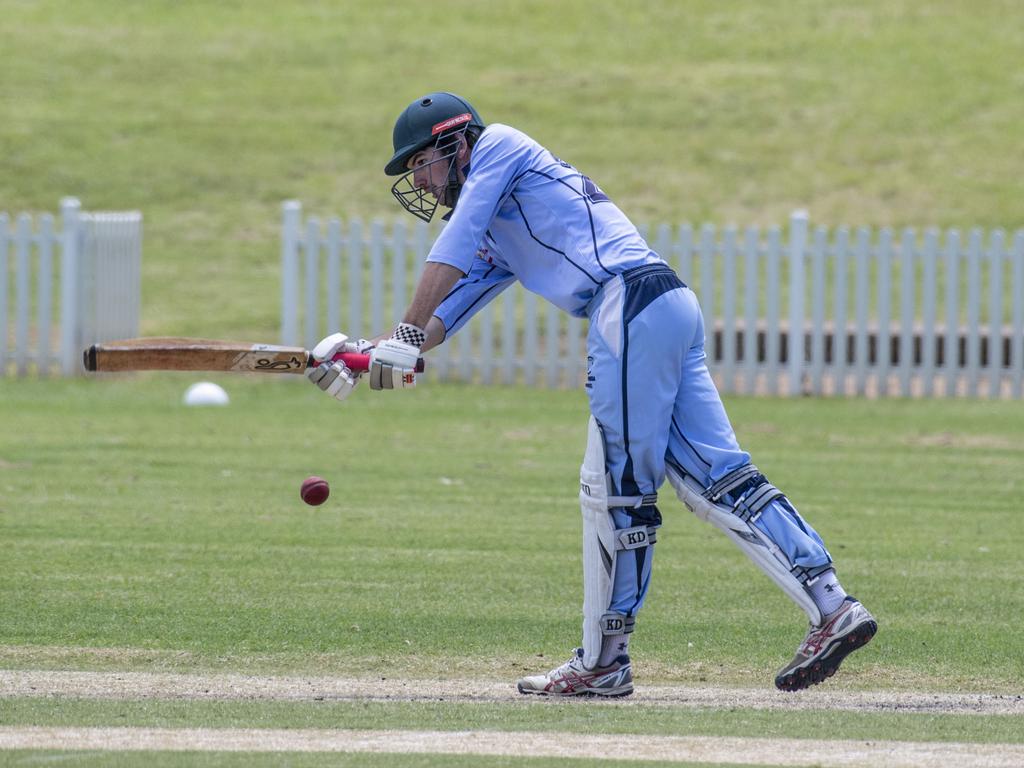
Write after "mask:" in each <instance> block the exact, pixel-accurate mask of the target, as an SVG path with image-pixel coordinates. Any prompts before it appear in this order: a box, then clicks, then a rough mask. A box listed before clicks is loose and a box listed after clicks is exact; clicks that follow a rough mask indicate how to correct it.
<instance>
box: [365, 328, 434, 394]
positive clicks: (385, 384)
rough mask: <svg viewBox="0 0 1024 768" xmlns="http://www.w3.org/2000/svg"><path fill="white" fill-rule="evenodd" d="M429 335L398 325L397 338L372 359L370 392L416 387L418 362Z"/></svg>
mask: <svg viewBox="0 0 1024 768" xmlns="http://www.w3.org/2000/svg"><path fill="white" fill-rule="evenodd" d="M426 338H427V335H426V333H424V331H423V329H422V328H417V327H416V326H415V325H410V324H409V323H399V324H398V327H397V328H396V329H395V333H394V335H393V336H392V337H391V338H390V339H387V340H386V341H382V342H381V343H380V344H378V345H377V348H376V349H374V350H373V353H372V354H371V355H370V389H402V388H404V387H415V386H416V361H417V360H418V359H419V356H420V347H422V346H423V342H424V341H426Z"/></svg>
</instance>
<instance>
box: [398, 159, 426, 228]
mask: <svg viewBox="0 0 1024 768" xmlns="http://www.w3.org/2000/svg"><path fill="white" fill-rule="evenodd" d="M412 174H413V172H412V171H409V172H408V173H407V174H405V175H404V176H402V177H401V178H400V179H399V180H398V181H396V182H395V183H394V184H392V185H391V194H392V195H394V196H395V199H396V200H397V201H398V204H399V205H400V206H402V207H403V208H405V210H407V211H408V212H409V213H411V214H412V215H413V216H415V217H416V218H417V219H421V220H422V221H427V222H429V221H430V220H431V219H432V218H434V211H436V210H437V199H436V198H430V197H428V195H427V192H426V190H424V189H421V188H419V187H416V186H414V185H413V181H412Z"/></svg>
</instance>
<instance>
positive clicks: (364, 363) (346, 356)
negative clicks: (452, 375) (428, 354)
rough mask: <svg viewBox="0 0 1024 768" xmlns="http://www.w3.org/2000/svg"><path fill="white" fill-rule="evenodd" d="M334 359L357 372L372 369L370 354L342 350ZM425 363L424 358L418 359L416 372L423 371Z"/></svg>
mask: <svg viewBox="0 0 1024 768" xmlns="http://www.w3.org/2000/svg"><path fill="white" fill-rule="evenodd" d="M333 359H334V360H340V361H341V362H343V363H344V364H345V365H347V366H348V367H349V368H350V369H351V370H352V371H354V372H355V373H363V372H364V371H368V370H370V356H369V355H361V354H359V353H358V352H340V353H338V354H337V355H335V356H334V358H333ZM424 367H425V363H424V362H423V358H422V357H421V358H419V359H418V360H417V361H416V373H423V369H424Z"/></svg>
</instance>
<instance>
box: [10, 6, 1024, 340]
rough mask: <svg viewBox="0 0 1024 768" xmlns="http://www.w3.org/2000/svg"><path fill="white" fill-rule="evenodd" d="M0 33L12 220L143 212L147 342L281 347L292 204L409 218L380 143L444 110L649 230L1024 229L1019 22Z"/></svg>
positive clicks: (444, 23) (293, 26)
mask: <svg viewBox="0 0 1024 768" xmlns="http://www.w3.org/2000/svg"><path fill="white" fill-rule="evenodd" d="M0 16H2V18H3V19H4V23H3V24H2V25H0V71H2V72H3V73H4V76H3V78H0V105H2V107H3V112H4V120H3V121H2V123H0V210H7V211H10V212H17V211H20V210H43V211H54V210H56V206H57V202H58V200H59V198H60V197H61V196H63V195H68V194H73V195H76V196H78V197H80V198H81V200H82V201H83V204H84V206H85V207H86V209H91V210H100V209H140V210H142V211H143V213H144V216H145V257H144V262H145V266H144V276H143V290H144V293H143V307H144V313H143V318H144V322H143V325H144V328H143V330H144V332H145V333H146V334H147V335H164V334H168V333H170V334H179V335H192V336H210V335H217V336H219V337H221V338H230V337H243V338H254V339H259V338H267V337H268V336H269V337H272V338H276V333H277V331H278V316H279V314H278V313H279V310H278V302H279V288H278V274H279V266H278V260H279V252H280V246H279V220H280V205H281V202H282V201H284V200H286V199H289V198H296V199H299V200H301V201H303V203H304V205H305V208H306V210H307V211H309V212H310V213H315V214H320V215H327V214H341V215H345V216H350V215H353V214H358V215H361V216H364V217H370V216H379V215H398V214H399V213H400V211H399V209H398V207H397V206H396V205H395V204H394V202H393V200H392V199H391V196H390V194H389V191H388V187H389V184H390V181H389V180H388V179H387V178H386V177H385V176H384V175H383V173H382V168H383V164H384V162H385V160H386V159H387V158H388V157H390V154H391V146H390V139H391V127H392V124H393V121H394V118H395V116H396V115H397V114H398V112H399V111H400V110H401V109H402V108H404V106H405V105H406V104H407V103H408V102H409V101H411V100H412V99H413V98H415V97H417V96H419V95H421V94H422V93H425V92H427V91H431V90H436V89H449V90H454V91H457V92H461V93H462V94H464V95H465V96H467V97H469V98H471V99H472V100H473V102H474V103H475V104H476V106H478V107H479V109H480V111H481V113H482V114H483V116H484V118H485V119H487V120H489V121H494V122H506V123H512V124H515V125H516V126H517V127H520V128H522V129H524V130H526V131H527V132H528V133H531V134H533V135H534V136H535V137H536V138H538V139H539V140H540V141H542V142H544V143H547V144H548V145H549V146H550V147H551V148H552V149H553V150H554V151H555V152H556V153H557V154H559V155H560V156H562V157H564V158H565V159H566V160H568V161H570V162H572V163H574V164H577V165H578V166H579V167H581V168H582V169H583V170H584V171H586V172H587V173H588V174H589V175H590V176H592V177H593V178H594V179H595V180H597V181H598V182H599V183H600V184H601V186H602V187H603V188H604V189H605V191H606V192H608V193H609V194H610V195H611V196H612V198H613V199H614V200H616V201H617V202H618V203H619V204H620V206H621V207H623V208H624V210H626V211H627V212H628V213H629V214H631V215H632V216H634V217H635V218H636V220H637V221H638V222H645V221H654V222H656V221H667V222H673V223H674V222H683V221H690V222H693V223H697V224H699V223H702V222H704V221H710V222H714V223H716V224H719V225H725V224H729V223H736V224H739V225H748V224H781V223H784V222H785V220H786V218H787V216H788V215H789V213H790V211H792V210H793V209H794V208H806V209H808V211H809V213H810V216H811V221H812V222H814V223H820V224H828V225H838V224H849V225H859V224H868V225H872V226H878V225H893V226H905V225H910V226H916V227H926V226H931V225H938V226H957V227H970V226H975V225H977V226H985V227H995V226H999V227H1006V228H1008V229H1015V228H1017V227H1020V226H1022V225H1024V218H1022V214H1021V209H1020V206H1019V180H1020V175H1021V170H1022V169H1021V164H1020V153H1019V140H1018V139H1019V126H1020V125H1021V122H1022V120H1024V98H1022V96H1024V81H1022V79H1021V76H1020V68H1019V66H1017V62H1018V61H1019V51H1020V50H1021V49H1022V48H1024V23H1022V22H1024V11H1022V8H1021V6H1020V4H1019V3H1018V2H1015V1H1014V0H986V2H981V3H978V2H970V1H969V0H929V1H928V2H925V1H924V0H900V1H898V2H894V1H893V0H869V1H868V2H860V3H856V4H852V3H840V4H833V3H825V2H820V0H798V1H797V2H790V3H787V4H786V8H785V10H782V9H780V8H776V7H774V6H773V5H772V4H765V3H761V2H758V1H757V0H742V1H741V2H731V3H727V4H722V3H717V2H710V1H708V0H701V1H700V2H690V3H685V4H684V3H675V2H668V1H666V0H658V1H656V2H645V3H635V4H627V3H621V2H613V1H612V0H569V1H567V2H558V3H547V2H542V1H538V0H533V1H530V2H504V1H503V2H490V3H475V2H468V1H466V0H459V1H457V2H453V1H451V0H448V1H444V2H435V3H430V4H420V5H417V6H415V8H413V7H409V6H405V5H403V4H397V5H381V4H380V3H378V2H368V1H367V0H356V1H353V2H345V3H298V4H291V3H277V2H266V1H254V2H244V3H243V2H219V3H209V2H206V3H203V2H184V3H130V4H125V3H120V2H113V0H78V1H76V2H74V3H61V2H24V1H19V0H0ZM403 215H404V214H403ZM410 221H411V220H410Z"/></svg>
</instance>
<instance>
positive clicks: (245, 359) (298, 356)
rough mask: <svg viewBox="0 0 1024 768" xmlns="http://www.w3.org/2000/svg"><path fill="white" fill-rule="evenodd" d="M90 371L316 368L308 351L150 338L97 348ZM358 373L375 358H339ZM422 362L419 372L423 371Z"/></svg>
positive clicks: (86, 357)
mask: <svg viewBox="0 0 1024 768" xmlns="http://www.w3.org/2000/svg"><path fill="white" fill-rule="evenodd" d="M82 357H83V362H84V364H85V370H87V371H237V372H242V373H305V372H306V369H307V368H309V367H311V366H314V365H316V364H317V363H316V361H315V360H314V359H313V355H312V353H310V351H309V350H308V349H303V348H302V347H285V346H279V345H276V344H246V343H244V342H235V341H218V340H215V339H183V338H171V337H166V338H165V337H149V338H141V339H123V340H120V341H108V342H104V343H103V344H93V345H92V346H91V347H89V348H88V349H86V350H85V352H84V353H83V355H82ZM334 359H335V360H340V361H341V362H343V363H345V365H347V366H348V367H349V368H351V369H352V370H353V371H355V372H357V373H358V372H362V371H367V370H369V368H370V356H369V355H361V354H358V353H355V352H342V353H341V354H339V355H336V356H335V357H334ZM423 367H424V363H423V358H422V357H421V358H420V359H419V360H418V361H417V362H416V372H417V373H420V372H422V371H423Z"/></svg>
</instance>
